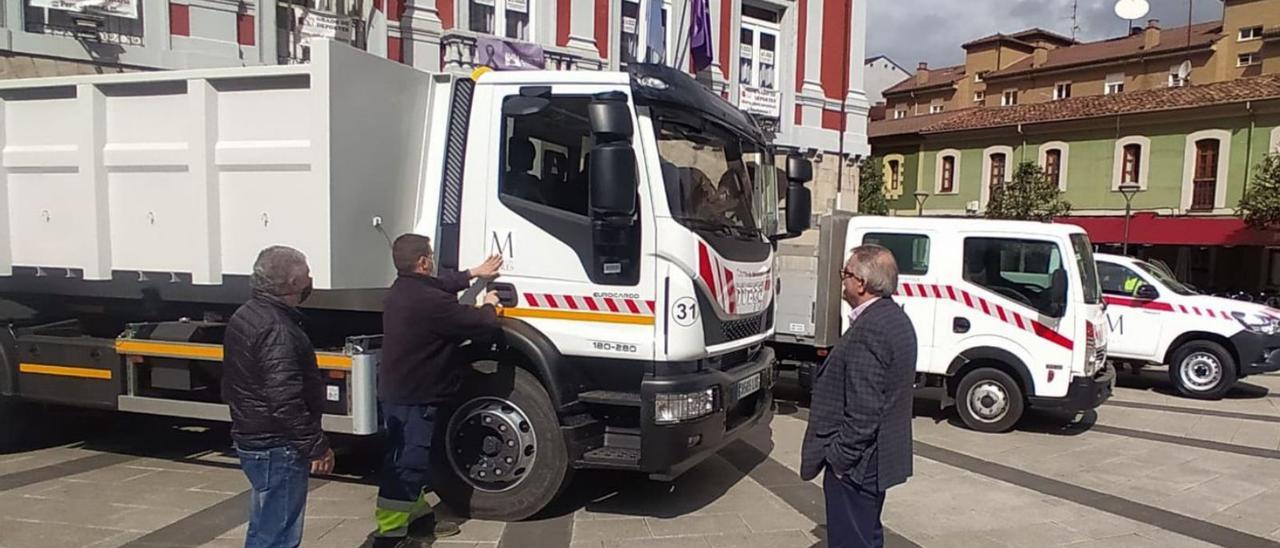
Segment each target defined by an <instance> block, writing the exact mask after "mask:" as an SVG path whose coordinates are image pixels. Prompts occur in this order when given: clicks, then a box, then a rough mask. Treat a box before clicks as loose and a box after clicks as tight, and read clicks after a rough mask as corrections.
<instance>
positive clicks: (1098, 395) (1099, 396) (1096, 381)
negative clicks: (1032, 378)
mask: <svg viewBox="0 0 1280 548" xmlns="http://www.w3.org/2000/svg"><path fill="white" fill-rule="evenodd" d="M1115 385H1116V369H1115V367H1114V366H1112V365H1111V364H1110V363H1107V364H1105V365H1103V366H1102V369H1100V370H1099V371H1098V372H1097V373H1095V374H1094V375H1093V377H1072V379H1071V386H1070V387H1068V388H1067V395H1066V396H1063V397H1060V398H1046V397H1034V396H1033V397H1030V398H1027V401H1029V402H1030V403H1031V406H1032V407H1036V408H1040V409H1057V410H1061V411H1068V412H1074V413H1078V412H1080V411H1088V410H1090V409H1097V408H1098V406H1099V405H1102V402H1105V401H1107V399H1108V398H1110V397H1111V392H1112V390H1114V389H1115Z"/></svg>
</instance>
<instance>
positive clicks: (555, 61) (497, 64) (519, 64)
mask: <svg viewBox="0 0 1280 548" xmlns="http://www.w3.org/2000/svg"><path fill="white" fill-rule="evenodd" d="M482 44H483V46H484V47H483V48H482V47H481V45H482ZM481 66H489V67H493V68H495V69H498V70H520V69H524V70H537V69H546V70H601V69H603V68H604V62H602V61H601V60H600V59H598V58H594V57H587V56H582V55H578V54H576V53H573V52H571V51H570V50H569V49H567V48H560V47H551V46H544V45H541V44H534V43H531V42H524V41H520V40H513V39H509V38H501V37H496V36H492V35H487V34H480V33H476V32H470V31H463V30H451V31H449V32H446V33H445V35H444V37H443V38H442V39H441V41H440V67H441V69H442V70H446V71H453V72H467V73H469V72H471V71H473V70H475V69H477V68H479V67H481Z"/></svg>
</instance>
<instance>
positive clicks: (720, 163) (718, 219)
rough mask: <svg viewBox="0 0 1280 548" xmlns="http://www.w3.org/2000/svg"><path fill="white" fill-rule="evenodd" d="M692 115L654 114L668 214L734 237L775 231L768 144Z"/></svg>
mask: <svg viewBox="0 0 1280 548" xmlns="http://www.w3.org/2000/svg"><path fill="white" fill-rule="evenodd" d="M667 114H671V113H670V111H668V112H667ZM695 120H697V119H696V118H692V119H691V118H690V117H688V116H682V115H680V114H675V115H669V116H663V115H658V116H655V130H656V132H657V135H658V155H659V157H660V158H661V163H662V178H663V180H664V182H665V184H666V189H667V200H668V203H669V204H670V206H671V215H672V217H674V218H675V219H676V220H678V221H680V222H681V223H683V224H685V225H686V226H689V227H690V228H694V229H699V230H712V231H717V232H722V233H724V234H726V235H730V236H734V237H737V238H740V239H748V240H761V239H762V238H763V237H768V236H773V235H775V234H777V232H778V197H779V196H778V174H777V169H776V168H775V167H774V162H773V155H772V154H771V153H770V152H769V150H768V148H767V147H766V146H765V145H763V144H762V143H756V142H753V141H751V140H747V139H742V138H739V137H737V136H736V135H735V133H733V132H731V131H729V130H726V129H723V128H720V127H718V126H715V125H713V124H710V123H708V122H705V121H701V120H697V121H695Z"/></svg>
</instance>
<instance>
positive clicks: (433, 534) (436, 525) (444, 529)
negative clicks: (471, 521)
mask: <svg viewBox="0 0 1280 548" xmlns="http://www.w3.org/2000/svg"><path fill="white" fill-rule="evenodd" d="M460 533H462V527H460V526H458V523H457V522H455V521H450V520H447V519H436V513H435V512H432V513H430V514H427V515H425V516H422V517H420V518H418V519H416V520H413V523H410V524H409V536H411V537H415V538H446V537H452V536H456V535H458V534H460Z"/></svg>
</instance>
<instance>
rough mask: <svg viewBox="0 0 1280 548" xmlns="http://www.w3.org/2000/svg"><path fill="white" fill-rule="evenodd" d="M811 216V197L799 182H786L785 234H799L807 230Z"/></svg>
mask: <svg viewBox="0 0 1280 548" xmlns="http://www.w3.org/2000/svg"><path fill="white" fill-rule="evenodd" d="M812 216H813V198H812V197H811V196H810V194H809V189H807V188H805V187H804V185H803V184H800V183H794V182H793V183H788V184H787V234H788V235H796V236H799V235H800V234H801V233H803V232H804V231H806V230H809V226H810V222H811V220H812V219H811V218H812Z"/></svg>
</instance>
